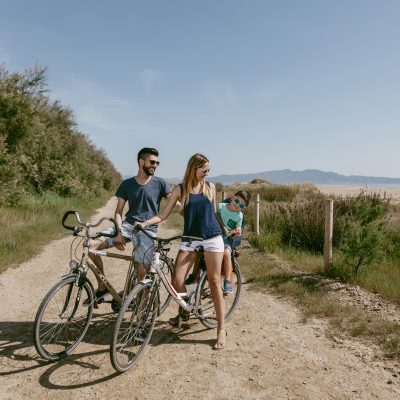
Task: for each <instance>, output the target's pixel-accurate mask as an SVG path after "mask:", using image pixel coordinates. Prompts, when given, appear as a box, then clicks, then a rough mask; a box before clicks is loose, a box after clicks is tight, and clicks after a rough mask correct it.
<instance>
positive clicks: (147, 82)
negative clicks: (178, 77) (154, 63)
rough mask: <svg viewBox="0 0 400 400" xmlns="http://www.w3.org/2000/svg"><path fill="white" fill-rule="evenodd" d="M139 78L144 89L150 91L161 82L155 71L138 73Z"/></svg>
mask: <svg viewBox="0 0 400 400" xmlns="http://www.w3.org/2000/svg"><path fill="white" fill-rule="evenodd" d="M139 78H140V80H141V81H142V82H143V84H144V86H145V88H146V89H152V88H153V87H154V86H155V85H157V84H158V83H159V82H160V81H161V74H160V72H159V71H157V70H155V69H143V70H141V71H140V73H139Z"/></svg>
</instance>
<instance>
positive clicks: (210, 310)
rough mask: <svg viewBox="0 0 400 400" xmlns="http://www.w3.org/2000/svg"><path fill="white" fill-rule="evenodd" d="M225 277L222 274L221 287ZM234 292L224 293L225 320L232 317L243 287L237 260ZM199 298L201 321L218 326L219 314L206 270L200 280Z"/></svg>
mask: <svg viewBox="0 0 400 400" xmlns="http://www.w3.org/2000/svg"><path fill="white" fill-rule="evenodd" d="M223 280H224V277H223V276H221V287H223ZM232 287H233V293H231V294H228V295H224V301H225V321H228V320H229V318H231V317H232V315H233V312H234V311H235V308H236V306H237V304H238V302H239V298H240V291H241V288H242V275H241V272H240V267H239V264H238V262H237V261H236V260H234V262H233V272H232ZM197 290H198V295H197V296H196V298H197V302H198V304H197V307H199V308H200V309H201V313H200V317H199V319H200V322H201V323H202V324H203V325H204V326H205V327H207V328H210V329H213V328H216V327H217V325H218V324H217V316H216V314H215V309H214V302H213V300H212V296H211V290H210V287H209V286H208V280H207V272H205V273H204V274H203V275H202V276H201V278H200V282H199V287H198V289H197Z"/></svg>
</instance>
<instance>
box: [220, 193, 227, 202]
mask: <svg viewBox="0 0 400 400" xmlns="http://www.w3.org/2000/svg"><path fill="white" fill-rule="evenodd" d="M221 196H222V199H221V201H224V200H225V199H226V192H221Z"/></svg>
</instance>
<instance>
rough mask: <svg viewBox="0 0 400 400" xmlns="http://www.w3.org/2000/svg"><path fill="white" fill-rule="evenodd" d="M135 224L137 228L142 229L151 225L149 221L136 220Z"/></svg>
mask: <svg viewBox="0 0 400 400" xmlns="http://www.w3.org/2000/svg"><path fill="white" fill-rule="evenodd" d="M133 226H134V228H135V229H136V230H140V229H145V228H147V227H148V226H149V223H148V221H143V222H139V221H136V222H135V223H134V224H133Z"/></svg>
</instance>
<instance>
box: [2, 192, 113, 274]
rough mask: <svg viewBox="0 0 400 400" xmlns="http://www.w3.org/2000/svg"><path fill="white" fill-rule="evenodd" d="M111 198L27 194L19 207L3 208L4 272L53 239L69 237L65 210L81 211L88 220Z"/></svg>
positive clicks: (29, 256) (105, 196)
mask: <svg viewBox="0 0 400 400" xmlns="http://www.w3.org/2000/svg"><path fill="white" fill-rule="evenodd" d="M108 197H109V195H106V194H105V195H104V196H103V197H96V198H94V199H91V198H89V197H85V198H80V199H77V198H64V197H60V196H57V195H54V194H51V193H44V194H43V195H41V196H26V198H25V199H24V201H23V203H22V204H21V205H20V207H19V208H10V207H0V224H1V225H0V226H1V227H2V229H1V230H0V272H3V271H5V270H6V269H7V268H9V267H16V266H18V265H20V264H21V263H22V262H24V261H27V260H29V259H30V258H32V257H33V256H35V255H37V254H39V252H40V250H41V248H42V247H43V246H44V245H45V244H47V243H49V242H50V241H51V240H55V239H59V238H61V237H63V236H65V235H66V233H67V231H66V230H65V229H64V228H63V227H62V225H61V219H62V216H63V214H64V213H65V211H67V210H77V211H79V214H80V216H81V218H83V219H84V220H85V219H86V218H88V217H89V216H90V215H91V214H92V213H93V211H94V210H96V209H97V208H98V207H100V206H101V205H103V204H104V203H105V201H106V200H107V199H108Z"/></svg>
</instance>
